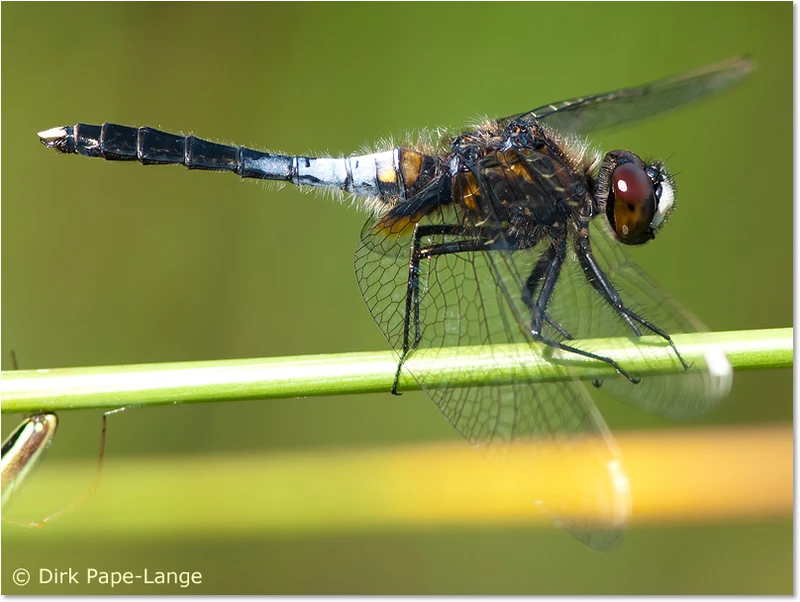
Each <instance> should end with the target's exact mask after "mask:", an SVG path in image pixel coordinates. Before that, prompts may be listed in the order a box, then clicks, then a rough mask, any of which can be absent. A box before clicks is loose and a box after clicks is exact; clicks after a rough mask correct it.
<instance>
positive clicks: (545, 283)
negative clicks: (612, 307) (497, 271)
mask: <svg viewBox="0 0 800 602" xmlns="http://www.w3.org/2000/svg"><path fill="white" fill-rule="evenodd" d="M566 252H567V244H566V238H561V239H558V240H556V241H554V244H553V246H551V247H549V248H548V250H547V251H545V254H544V255H543V256H542V258H540V260H539V261H538V262H537V264H536V266H534V268H533V270H532V271H531V276H530V277H529V278H528V281H527V283H526V289H527V290H526V291H525V293H523V298H524V299H529V300H531V301H532V300H533V298H534V293H535V291H534V289H535V287H536V286H537V285H538V287H539V292H538V295H537V296H536V301H535V302H533V303H531V304H530V308H531V313H532V314H533V317H532V319H531V330H530V333H531V336H532V337H533V338H534V339H535V340H537V341H539V342H541V343H543V344H545V345H547V346H549V347H554V348H556V349H562V350H564V351H569V352H572V353H576V354H578V355H582V356H583V357H588V358H590V359H594V360H598V361H601V362H605V363H606V364H609V365H610V366H612V367H613V368H614V369H615V370H616V371H617V372H618V373H619V374H621V375H622V376H624V377H625V378H627V379H628V380H629V381H631V382H632V383H634V384H637V383H638V382H640V379H638V378H634V377H633V376H631V375H630V374H629V373H628V372H627V371H626V370H624V369H623V368H622V367H621V366H620V365H619V364H618V363H617V362H616V361H615V360H614V359H612V358H610V357H606V356H602V355H597V354H596V353H592V352H591V351H585V350H583V349H579V348H578V347H574V346H572V345H567V344H564V343H561V342H560V341H556V340H555V339H551V338H548V337H546V336H545V335H544V334H543V332H542V328H543V326H544V322H547V323H549V324H553V323H554V322H553V321H552V320H550V319H549V318H548V317H547V307H548V305H549V303H550V299H551V298H552V296H553V292H554V290H555V286H556V284H557V283H558V278H559V276H560V275H561V268H562V266H563V264H564V259H565V257H566ZM562 330H563V329H562Z"/></svg>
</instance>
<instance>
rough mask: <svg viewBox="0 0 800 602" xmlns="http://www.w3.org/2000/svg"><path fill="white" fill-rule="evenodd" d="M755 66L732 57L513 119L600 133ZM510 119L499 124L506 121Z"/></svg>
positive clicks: (727, 82) (724, 84) (719, 86)
mask: <svg viewBox="0 0 800 602" xmlns="http://www.w3.org/2000/svg"><path fill="white" fill-rule="evenodd" d="M755 66H756V65H755V62H754V61H752V60H751V59H749V58H747V57H735V58H732V59H728V60H727V61H723V62H720V63H715V64H713V65H707V66H705V67H702V68H700V69H697V70H695V71H690V72H688V73H682V74H679V75H673V76H670V77H666V78H663V79H659V80H657V81H654V82H651V83H649V84H645V85H644V86H637V87H633V88H624V89H622V90H617V91H615V92H607V93H604V94H595V95H593V96H586V97H581V98H573V99H570V100H565V101H562V102H557V103H554V104H551V105H545V106H543V107H539V108H538V109H534V110H533V111H530V112H528V113H523V114H521V115H516V116H514V117H522V118H534V119H538V120H541V121H545V122H546V123H547V124H548V125H550V126H552V127H554V128H556V129H557V130H560V131H563V132H574V133H587V132H591V131H599V130H604V129H607V128H611V127H615V126H619V125H622V124H625V123H628V122H631V121H636V120H638V119H643V118H645V117H651V116H653V115H657V114H658V113H661V112H663V111H667V110H669V109H672V108H674V107H677V106H679V105H682V104H684V103H687V102H691V101H693V100H696V99H698V98H701V97H702V96H705V95H707V94H711V93H713V92H717V91H721V90H724V89H725V88H728V87H729V86H732V85H733V84H735V83H737V82H738V81H740V80H741V79H743V78H744V77H745V76H746V75H748V74H750V73H751V72H752V71H753V70H754V69H755ZM514 117H509V118H506V119H503V120H501V122H503V123H505V122H508V121H510V120H511V119H513V118H514Z"/></svg>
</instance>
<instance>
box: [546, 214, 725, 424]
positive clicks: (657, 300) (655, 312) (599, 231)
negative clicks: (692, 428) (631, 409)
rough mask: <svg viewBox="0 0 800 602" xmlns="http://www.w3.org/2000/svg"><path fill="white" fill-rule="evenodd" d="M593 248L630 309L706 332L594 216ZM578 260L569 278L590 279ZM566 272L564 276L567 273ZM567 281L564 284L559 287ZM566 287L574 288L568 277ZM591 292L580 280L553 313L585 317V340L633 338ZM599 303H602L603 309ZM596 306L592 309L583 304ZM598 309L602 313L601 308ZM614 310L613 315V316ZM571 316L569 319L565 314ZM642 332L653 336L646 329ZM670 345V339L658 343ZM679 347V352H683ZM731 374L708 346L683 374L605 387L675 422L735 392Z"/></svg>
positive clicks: (669, 327)
mask: <svg viewBox="0 0 800 602" xmlns="http://www.w3.org/2000/svg"><path fill="white" fill-rule="evenodd" d="M591 234H592V238H591V240H592V249H593V251H594V254H595V257H596V259H597V260H598V262H599V263H600V266H601V268H602V269H603V271H604V272H605V274H606V275H607V276H608V277H609V279H610V280H611V283H612V284H613V285H614V287H615V288H616V290H617V292H618V293H619V294H620V295H621V297H622V300H623V302H624V303H625V305H626V306H627V307H629V308H630V309H632V310H633V311H635V312H636V313H637V314H638V315H640V316H641V317H643V318H645V319H647V320H648V321H650V322H651V323H653V324H655V325H656V326H658V327H660V328H662V329H663V330H665V331H666V332H668V333H669V334H670V335H675V334H679V333H691V332H703V331H705V330H707V329H706V327H705V326H704V325H703V323H702V322H701V321H700V320H699V319H698V318H696V317H695V316H694V315H692V314H691V313H690V312H689V311H688V310H686V309H685V308H683V307H682V306H681V305H680V304H679V303H678V302H677V301H675V300H674V299H673V298H672V297H670V296H669V295H668V294H667V293H666V292H665V291H664V290H663V289H662V288H661V287H660V286H659V285H658V284H657V283H656V282H655V280H653V279H652V278H651V277H650V276H649V275H648V274H647V273H646V272H645V271H644V270H642V269H641V268H640V267H639V266H637V265H636V264H635V263H634V262H633V261H632V260H631V259H630V258H628V257H627V256H626V254H625V251H624V250H623V249H622V245H620V244H619V243H617V242H616V241H615V240H613V239H612V237H611V235H610V234H609V233H608V229H607V225H606V224H605V223H603V222H601V221H600V220H595V223H593V224H592V226H591ZM576 264H577V262H574V263H573V264H572V265H571V266H570V270H569V272H568V273H567V274H565V275H564V276H566V277H567V278H569V279H574V280H576V281H578V283H579V282H580V281H581V279H583V280H585V277H584V276H583V274H582V273H581V271H580V267H579V266H577V265H576ZM564 276H562V278H563V277H564ZM561 284H562V283H561V282H559V285H561ZM564 285H565V286H570V284H569V282H568V281H566V280H565V282H564ZM590 292H593V291H589V290H588V289H587V287H583V288H581V287H580V286H579V285H578V284H577V283H576V285H574V286H572V293H571V294H570V295H566V296H562V297H560V298H558V299H556V300H555V301H556V307H555V308H554V311H555V312H556V313H558V314H559V315H563V316H568V315H576V314H577V315H581V316H585V317H583V318H582V319H581V320H580V324H579V325H578V327H577V328H576V329H575V336H577V337H580V338H593V337H607V336H628V337H630V336H633V333H632V332H631V329H630V327H628V326H627V325H626V324H624V323H623V322H622V320H620V319H619V318H618V317H617V316H616V313H615V312H613V311H609V308H608V306H607V304H606V303H605V302H604V301H602V300H600V302H599V303H598V300H597V298H598V297H599V295H596V294H595V295H594V297H595V299H593V300H592V301H591V305H590V302H589V301H588V300H587V299H585V298H584V297H586V296H588V295H589V294H590ZM598 306H599V307H598ZM586 307H591V310H585V309H583V308H586ZM598 309H599V310H600V311H598ZM610 314H613V315H610ZM564 319H566V317H565V318H564ZM642 334H643V335H650V336H652V333H651V332H648V331H647V330H644V329H643V332H642ZM657 344H658V345H660V346H667V343H666V342H659V343H657ZM680 351H681V349H680V346H678V352H680ZM731 384H732V373H731V371H730V364H729V363H728V362H727V359H725V357H724V356H718V355H717V354H716V353H715V351H714V350H709V351H708V354H707V359H706V360H695V361H694V363H693V364H692V365H691V367H690V369H689V370H685V371H683V372H680V373H676V374H670V375H660V376H648V377H646V378H642V381H641V382H640V383H639V384H633V383H631V382H630V381H628V380H627V379H624V378H618V379H609V380H606V381H604V382H603V384H602V388H603V390H605V391H607V392H609V393H611V394H612V395H614V396H615V397H619V398H620V399H623V400H624V401H627V402H628V403H631V404H632V405H635V406H637V407H639V408H641V409H642V410H644V411H646V412H649V413H652V414H658V415H662V416H665V417H667V418H670V419H673V420H676V419H677V420H682V419H687V418H693V417H696V416H697V415H700V414H702V413H705V412H707V411H708V410H710V409H711V408H712V407H714V406H715V405H716V404H717V403H718V402H719V401H720V400H721V399H722V398H724V397H725V396H726V395H727V393H728V392H729V390H730V387H731Z"/></svg>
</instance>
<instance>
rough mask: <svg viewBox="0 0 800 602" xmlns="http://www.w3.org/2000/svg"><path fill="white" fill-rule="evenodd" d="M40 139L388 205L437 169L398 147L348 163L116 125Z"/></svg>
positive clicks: (58, 131) (82, 127) (111, 157)
mask: <svg viewBox="0 0 800 602" xmlns="http://www.w3.org/2000/svg"><path fill="white" fill-rule="evenodd" d="M39 138H40V140H41V141H42V144H44V145H45V146H47V147H49V148H55V149H57V150H59V151H61V152H62V153H67V154H78V155H84V156H86V157H101V158H103V159H106V160H108V161H138V162H140V163H142V164H143V165H170V164H178V165H184V166H186V167H188V168H189V169H204V170H214V171H231V172H234V173H237V174H239V175H240V176H241V177H243V178H257V179H261V180H274V181H279V182H291V183H292V184H295V185H298V186H313V187H317V188H333V189H338V190H341V191H343V192H348V193H351V194H354V195H356V196H360V197H377V198H381V199H385V200H389V199H397V198H408V196H409V195H410V193H411V191H413V190H415V189H416V186H415V185H416V184H418V183H419V181H420V178H421V176H423V175H425V173H427V172H431V173H432V171H433V169H434V165H435V162H434V160H433V158H432V157H429V156H427V155H423V154H422V153H419V152H417V151H411V150H406V149H401V148H397V147H396V148H393V149H391V150H387V151H382V152H377V153H370V154H366V155H352V156H348V157H301V156H292V155H281V154H274V153H268V152H262V151H257V150H253V149H250V148H245V147H243V146H234V145H227V144H219V143H217V142H210V141H208V140H203V139H202V138H197V137H196V136H192V135H189V136H181V135H178V134H169V133H167V132H162V131H160V130H157V129H155V128H151V127H139V128H136V127H130V126H124V125H116V124H113V123H104V124H103V125H88V124H85V123H79V124H77V125H74V126H64V127H57V128H53V129H50V130H46V131H44V132H39ZM422 179H423V180H424V179H426V178H422Z"/></svg>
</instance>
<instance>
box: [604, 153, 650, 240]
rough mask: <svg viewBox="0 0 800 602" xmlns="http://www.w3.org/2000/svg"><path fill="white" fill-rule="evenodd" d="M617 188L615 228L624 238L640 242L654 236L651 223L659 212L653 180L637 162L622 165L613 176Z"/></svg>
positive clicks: (612, 179) (615, 192)
mask: <svg viewBox="0 0 800 602" xmlns="http://www.w3.org/2000/svg"><path fill="white" fill-rule="evenodd" d="M611 183H612V186H613V188H614V212H613V216H614V219H613V226H614V231H615V232H616V234H617V237H618V238H619V239H620V241H622V242H624V243H626V244H629V245H638V244H642V243H643V242H647V241H648V240H650V239H651V238H653V232H652V229H651V228H650V223H651V222H652V220H653V216H654V215H655V212H656V199H655V194H654V191H653V182H652V180H651V179H650V177H649V176H648V175H647V174H646V173H645V171H644V169H643V168H641V167H640V166H639V165H637V164H636V163H632V162H627V163H622V164H621V165H619V166H618V167H617V168H616V169H615V170H614V173H613V175H612V176H611Z"/></svg>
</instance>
